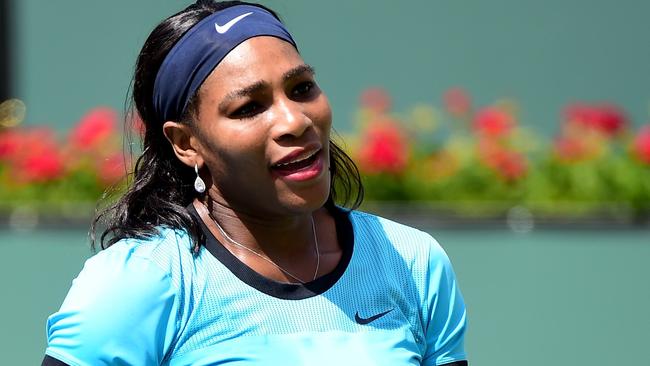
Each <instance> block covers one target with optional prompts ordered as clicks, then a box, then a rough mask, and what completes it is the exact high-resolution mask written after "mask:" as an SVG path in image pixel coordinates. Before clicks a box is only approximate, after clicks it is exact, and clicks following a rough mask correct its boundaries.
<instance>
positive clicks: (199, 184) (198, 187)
mask: <svg viewBox="0 0 650 366" xmlns="http://www.w3.org/2000/svg"><path fill="white" fill-rule="evenodd" d="M194 171H195V172H196V179H195V180H194V190H195V191H196V192H198V193H203V192H205V182H204V181H203V179H201V176H200V175H199V165H198V164H196V163H195V164H194Z"/></svg>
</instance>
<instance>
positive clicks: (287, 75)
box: [282, 64, 316, 81]
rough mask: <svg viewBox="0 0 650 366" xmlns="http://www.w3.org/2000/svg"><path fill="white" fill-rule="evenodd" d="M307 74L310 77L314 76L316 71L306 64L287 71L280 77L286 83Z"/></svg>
mask: <svg viewBox="0 0 650 366" xmlns="http://www.w3.org/2000/svg"><path fill="white" fill-rule="evenodd" d="M304 73H308V74H310V75H314V74H315V73H316V70H314V68H313V67H312V66H310V65H307V64H302V65H298V66H296V67H294V68H293V69H291V70H289V71H287V72H285V73H284V75H282V80H284V81H287V80H289V79H292V78H294V77H296V76H298V75H301V74H304Z"/></svg>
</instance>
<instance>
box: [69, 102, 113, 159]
mask: <svg viewBox="0 0 650 366" xmlns="http://www.w3.org/2000/svg"><path fill="white" fill-rule="evenodd" d="M116 125H117V113H115V111H113V110H112V109H110V108H101V107H100V108H96V109H93V110H92V111H90V112H89V113H88V114H86V115H85V116H83V117H82V118H81V120H80V121H79V123H78V124H77V126H76V127H75V128H74V129H73V130H72V133H71V135H70V140H71V141H72V144H73V145H74V146H75V147H78V148H80V149H84V150H87V149H92V148H96V147H97V146H99V145H100V144H102V143H104V142H105V141H107V140H108V138H109V137H110V136H111V135H112V134H113V133H115V130H116Z"/></svg>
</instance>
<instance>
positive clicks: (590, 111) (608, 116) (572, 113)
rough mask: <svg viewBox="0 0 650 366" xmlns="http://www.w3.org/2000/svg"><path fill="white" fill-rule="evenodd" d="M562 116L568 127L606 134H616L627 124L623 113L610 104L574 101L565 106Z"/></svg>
mask: <svg viewBox="0 0 650 366" xmlns="http://www.w3.org/2000/svg"><path fill="white" fill-rule="evenodd" d="M564 118H565V121H566V123H567V124H568V127H569V128H573V127H577V128H579V129H580V128H581V129H588V130H593V131H597V132H599V133H602V134H604V135H606V136H614V135H617V134H619V133H621V132H622V131H623V130H624V129H625V128H626V127H627V125H628V123H627V118H626V117H625V113H624V112H623V111H622V110H621V109H620V108H619V107H617V106H615V105H612V104H596V105H589V104H585V103H574V104H571V105H569V106H567V107H566V108H565V110H564Z"/></svg>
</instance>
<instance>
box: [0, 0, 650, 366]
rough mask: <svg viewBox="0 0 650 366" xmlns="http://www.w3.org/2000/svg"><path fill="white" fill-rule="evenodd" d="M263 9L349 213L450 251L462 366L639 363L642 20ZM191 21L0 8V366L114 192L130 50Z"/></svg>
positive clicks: (41, 6) (646, 270)
mask: <svg viewBox="0 0 650 366" xmlns="http://www.w3.org/2000/svg"><path fill="white" fill-rule="evenodd" d="M262 3H263V4H265V5H268V6H270V7H271V8H272V9H274V10H276V11H277V12H278V13H279V14H280V15H281V16H282V18H283V19H284V20H285V22H286V24H287V26H288V28H289V30H290V31H291V32H292V33H293V36H294V38H295V39H296V41H297V42H298V45H299V47H300V52H301V54H302V55H303V57H304V58H305V60H306V61H307V62H308V63H310V64H312V65H313V66H314V67H315V69H316V72H317V79H318V81H319V83H320V85H321V87H322V89H324V90H325V92H326V93H327V94H328V97H329V99H330V102H331V104H332V106H333V109H334V125H335V128H336V130H337V131H338V132H339V134H338V135H339V136H338V139H339V141H341V143H342V145H343V146H344V147H345V148H346V149H347V150H348V151H349V152H350V154H351V155H353V156H354V158H355V160H356V161H357V163H358V164H359V167H360V169H361V171H362V173H363V175H364V180H365V184H366V187H367V198H366V200H367V201H366V204H365V206H364V207H363V208H364V209H365V210H369V211H373V212H377V213H379V214H382V215H384V216H388V217H391V218H394V219H395V220H398V221H402V222H405V223H407V224H410V225H413V226H416V227H418V228H421V229H423V230H426V231H428V232H430V233H431V234H432V235H433V236H434V237H436V238H437V239H438V241H440V242H441V244H442V245H443V247H444V248H445V249H446V250H447V252H448V254H449V256H450V257H451V259H452V262H453V263H454V266H455V269H456V272H457V275H458V278H459V281H460V284H461V286H462V287H461V288H462V290H463V293H464V296H465V298H466V302H467V304H468V311H469V320H470V323H469V324H470V327H469V333H468V336H467V351H468V354H469V356H470V360H471V361H472V362H471V364H474V365H546V364H548V363H549V362H553V363H555V364H558V365H610V364H628V363H629V364H650V350H648V347H647V346H646V341H647V337H648V336H647V334H648V332H649V331H650V315H648V309H650V286H649V285H648V279H650V266H648V265H647V261H648V259H650V124H649V123H650V72H649V71H650V70H649V66H648V65H650V44H649V43H648V35H649V34H650V23H649V22H648V21H647V14H648V13H650V3H649V2H647V1H642V0H623V1H618V2H611V1H602V0H568V1H567V0H564V1H559V0H549V1H545V2H532V1H515V0H493V1H489V2H486V1H458V0H455V1H452V0H433V1H425V0H419V1H415V0H413V1H403V2H397V1H388V0H386V1H377V0H374V1H371V0H355V1H349V2H343V1H341V2H324V1H316V0H304V1H288V0H274V1H271V0H269V1H263V2H262ZM187 4H188V2H187V1H177V0H174V1H172V0H139V1H137V2H133V1H126V0H115V1H110V2H89V1H81V0H68V1H59V2H53V1H49V2H46V1H37V0H20V1H19V0H0V55H1V57H0V103H2V104H0V190H1V191H0V281H1V282H0V284H2V287H3V288H4V289H5V291H4V292H5V297H4V301H2V304H0V309H1V311H0V314H3V315H2V329H3V330H4V331H3V332H0V348H1V349H2V353H3V359H5V360H7V364H12V365H23V364H24V365H27V364H37V363H38V362H40V359H41V358H42V354H43V351H44V348H45V342H46V339H45V321H46V318H47V316H48V315H49V314H51V313H53V312H54V311H56V310H57V308H58V306H59V305H60V303H61V301H62V300H63V298H64V296H65V293H66V291H67V289H68V288H69V286H70V284H71V281H72V279H73V278H74V277H75V276H76V274H77V273H78V272H79V270H80V269H81V266H82V265H83V262H84V260H85V259H86V258H87V257H89V256H90V255H92V253H91V252H90V250H89V247H88V239H87V229H88V226H89V223H90V218H91V216H92V212H93V209H94V207H95V202H96V201H97V198H98V197H99V196H100V195H101V193H102V192H103V191H104V190H105V189H106V188H107V187H109V186H111V185H117V186H118V187H119V186H120V185H122V184H124V183H123V176H124V169H125V167H126V166H128V165H129V164H130V163H129V159H128V158H127V159H125V158H124V155H123V154H122V151H123V146H125V145H124V143H123V141H122V136H123V135H124V134H125V133H126V134H130V135H134V136H135V137H136V139H137V135H138V126H137V118H136V120H135V122H136V123H134V124H131V125H134V126H130V127H128V128H126V130H125V129H123V127H122V122H123V121H124V120H125V119H127V120H129V121H131V120H133V118H131V117H129V116H128V113H127V112H126V110H125V103H126V101H127V92H128V89H129V83H130V79H131V74H132V71H133V65H134V62H135V58H136V56H137V54H138V51H139V48H140V47H141V45H142V43H143V42H144V40H145V38H146V37H147V35H148V34H149V32H150V31H151V29H152V28H153V27H154V26H155V24H157V22H159V21H160V20H162V19H163V18H164V17H166V16H168V15H170V14H172V13H174V12H176V11H178V10H180V9H182V8H183V7H184V6H186V5H187ZM135 146H136V150H137V142H136V145H135Z"/></svg>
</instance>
